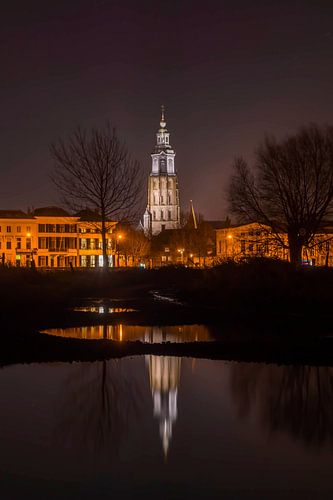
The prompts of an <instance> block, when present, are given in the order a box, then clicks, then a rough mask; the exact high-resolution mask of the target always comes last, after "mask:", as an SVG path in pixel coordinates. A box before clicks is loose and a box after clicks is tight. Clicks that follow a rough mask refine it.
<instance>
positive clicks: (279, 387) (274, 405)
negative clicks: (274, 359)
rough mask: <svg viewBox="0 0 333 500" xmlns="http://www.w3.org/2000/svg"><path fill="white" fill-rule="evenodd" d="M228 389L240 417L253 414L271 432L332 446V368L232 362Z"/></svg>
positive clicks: (315, 443)
mask: <svg viewBox="0 0 333 500" xmlns="http://www.w3.org/2000/svg"><path fill="white" fill-rule="evenodd" d="M231 389H232V394H233V396H234V400H235V402H236V406H237V409H238V413H239V415H240V416H242V417H246V416H249V415H250V414H251V413H254V414H257V415H258V416H259V419H260V420H261V422H262V424H263V425H264V426H265V427H267V428H268V429H269V430H270V431H271V432H275V431H285V432H287V433H289V434H291V435H292V436H294V437H296V438H299V439H301V440H303V442H304V443H306V444H310V445H315V446H320V445H321V444H323V443H325V442H330V443H331V444H333V405H332V401H333V368H329V367H320V368H319V367H311V366H281V367H279V366H273V365H267V366H266V365H253V364H238V363H234V364H233V365H232V368H231Z"/></svg>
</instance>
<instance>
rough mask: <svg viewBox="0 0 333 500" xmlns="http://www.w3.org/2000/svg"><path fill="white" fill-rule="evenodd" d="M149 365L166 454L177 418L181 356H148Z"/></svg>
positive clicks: (155, 410)
mask: <svg viewBox="0 0 333 500" xmlns="http://www.w3.org/2000/svg"><path fill="white" fill-rule="evenodd" d="M146 361H147V363H148V365H149V379H150V387H151V391H152V395H153V402H154V416H155V417H157V418H158V419H159V422H160V436H161V439H162V444H163V450H164V454H165V456H166V455H167V454H168V450H169V444H170V440H171V437H172V426H173V424H174V422H175V421H176V420H177V391H178V384H179V379H180V367H181V358H176V357H171V356H146Z"/></svg>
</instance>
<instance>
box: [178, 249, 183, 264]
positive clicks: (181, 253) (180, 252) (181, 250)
mask: <svg viewBox="0 0 333 500" xmlns="http://www.w3.org/2000/svg"><path fill="white" fill-rule="evenodd" d="M177 251H178V253H179V254H180V257H181V263H182V264H184V251H185V250H184V248H178V250H177Z"/></svg>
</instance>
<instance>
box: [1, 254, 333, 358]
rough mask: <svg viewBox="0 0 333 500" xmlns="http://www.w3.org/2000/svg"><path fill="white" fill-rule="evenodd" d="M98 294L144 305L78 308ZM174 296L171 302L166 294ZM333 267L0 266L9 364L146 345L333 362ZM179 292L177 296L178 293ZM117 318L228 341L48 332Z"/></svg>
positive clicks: (264, 263)
mask: <svg viewBox="0 0 333 500" xmlns="http://www.w3.org/2000/svg"><path fill="white" fill-rule="evenodd" d="M89 298H95V299H96V298H100V299H105V300H106V301H110V300H111V303H112V302H113V301H114V303H115V304H116V306H118V307H119V306H120V305H123V306H127V307H131V308H133V309H135V310H136V311H134V312H128V313H119V314H118V315H113V317H112V319H110V317H108V318H107V317H104V318H103V317H101V315H99V316H98V320H97V319H96V315H95V314H93V313H92V314H90V313H79V312H74V311H72V310H71V308H72V307H73V306H75V305H78V304H79V303H80V302H81V301H84V300H87V299H89ZM164 298H167V299H169V300H163V299H164ZM332 298H333V270H332V269H330V268H310V267H298V268H296V267H293V266H291V265H289V264H288V263H284V262H280V261H271V260H263V259H255V260H252V261H250V262H247V263H242V264H235V263H232V262H230V263H226V264H222V265H220V266H217V267H214V268H209V269H192V268H185V267H180V268H169V267H166V268H161V269H153V270H142V269H121V270H110V271H109V272H108V273H105V272H103V271H102V270H84V271H83V270H75V271H74V272H67V271H63V272H61V271H58V272H52V271H50V272H46V271H43V272H42V271H35V270H30V269H15V268H2V269H0V300H1V308H0V319H1V325H2V329H1V334H2V335H1V342H2V349H1V354H0V362H2V363H8V362H20V361H21V362H22V361H27V362H29V361H47V360H50V361H51V360H74V359H90V360H92V359H101V358H103V357H104V358H105V357H112V356H123V355H132V354H141V353H156V354H158V353H160V354H173V355H182V356H183V355H189V356H198V357H212V358H214V357H219V358H222V359H244V360H245V359H247V360H253V361H276V362H307V363H311V362H313V363H325V364H331V361H330V360H331V354H330V352H331V351H332V349H331V348H330V345H331V340H330V336H331V334H332V316H333V308H332ZM170 299H171V300H170ZM103 321H107V322H110V321H114V322H122V323H131V324H143V325H147V324H155V325H163V324H165V325H168V324H182V323H189V324H190V323H205V324H210V325H213V328H214V332H215V337H216V340H217V341H218V342H216V343H207V344H203V343H200V344H186V345H181V344H172V345H171V344H170V345H144V344H141V343H122V344H121V345H119V344H117V343H116V342H113V341H109V340H105V341H104V340H103V341H81V340H74V339H73V340H71V339H60V338H52V337H48V336H45V335H41V334H38V330H40V329H43V328H47V327H55V326H59V327H60V326H70V325H74V324H75V325H80V324H81V325H82V324H97V323H98V324H100V323H101V322H103Z"/></svg>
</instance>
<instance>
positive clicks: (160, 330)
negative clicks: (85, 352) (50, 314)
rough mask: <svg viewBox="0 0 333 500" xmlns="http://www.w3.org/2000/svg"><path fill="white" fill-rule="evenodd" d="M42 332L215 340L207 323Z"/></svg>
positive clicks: (84, 336)
mask: <svg viewBox="0 0 333 500" xmlns="http://www.w3.org/2000/svg"><path fill="white" fill-rule="evenodd" d="M42 333H47V334H49V335H56V336H57V337H70V338H78V339H96V340H97V339H109V340H117V341H125V340H126V341H136V340H140V341H141V342H148V343H163V342H200V341H201V342H206V341H210V340H214V339H213V338H212V335H211V332H210V330H209V328H208V327H207V326H205V325H177V326H135V325H123V324H117V325H105V324H104V325H93V326H75V327H69V328H50V329H48V330H45V331H44V332H42Z"/></svg>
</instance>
